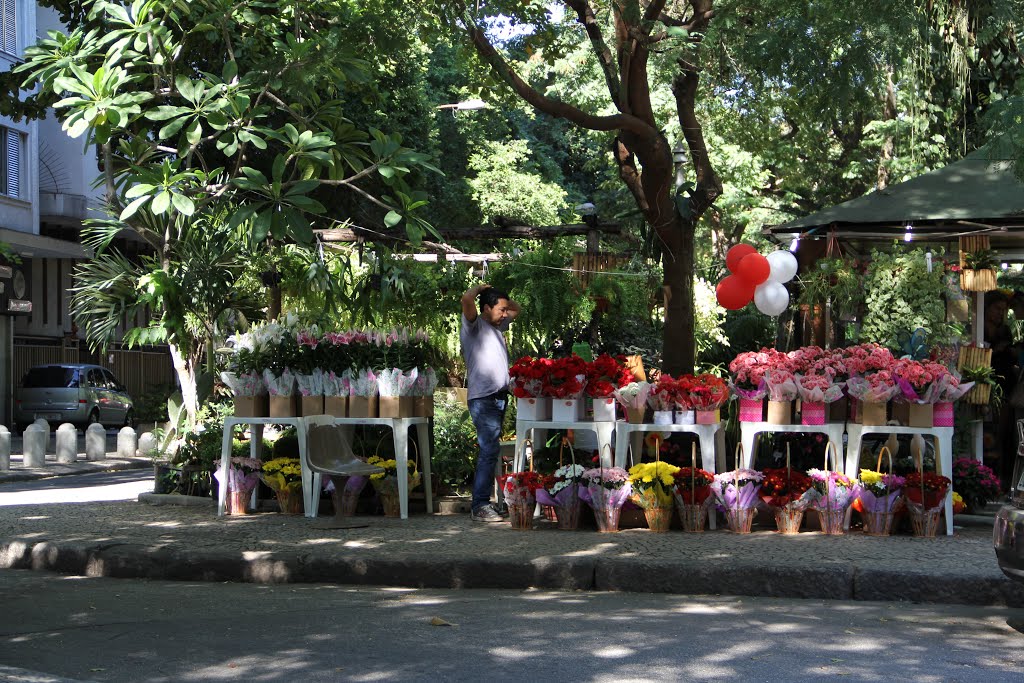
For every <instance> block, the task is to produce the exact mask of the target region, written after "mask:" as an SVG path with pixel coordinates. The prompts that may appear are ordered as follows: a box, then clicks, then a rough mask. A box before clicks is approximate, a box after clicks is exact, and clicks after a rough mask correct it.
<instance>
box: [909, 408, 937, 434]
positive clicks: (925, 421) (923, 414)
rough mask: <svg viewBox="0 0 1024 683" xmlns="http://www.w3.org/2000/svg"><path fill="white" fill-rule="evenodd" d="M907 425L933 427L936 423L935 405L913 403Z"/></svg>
mask: <svg viewBox="0 0 1024 683" xmlns="http://www.w3.org/2000/svg"><path fill="white" fill-rule="evenodd" d="M909 405H910V416H909V418H908V420H907V425H908V426H910V427H921V428H924V429H931V428H932V426H933V425H934V423H935V412H934V406H933V405H932V404H931V403H911V404H909Z"/></svg>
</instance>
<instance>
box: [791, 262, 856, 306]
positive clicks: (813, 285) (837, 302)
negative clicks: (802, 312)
mask: <svg viewBox="0 0 1024 683" xmlns="http://www.w3.org/2000/svg"><path fill="white" fill-rule="evenodd" d="M798 282H799V283H800V296H799V298H798V299H797V303H799V304H802V305H805V306H808V307H813V306H818V305H824V304H825V303H829V304H831V306H832V308H833V309H834V310H835V311H836V313H837V314H838V315H839V317H840V318H841V319H844V320H850V319H853V318H854V316H855V315H856V312H857V309H858V307H859V306H860V304H861V303H862V302H863V301H864V283H863V279H862V277H861V274H860V273H859V272H858V271H857V269H856V267H855V266H854V264H853V263H852V262H850V261H847V260H846V259H844V258H841V257H838V256H828V257H825V258H823V259H819V260H818V261H817V262H816V263H815V264H814V266H812V267H811V268H809V269H808V270H807V271H806V272H805V273H803V274H802V275H800V277H799V278H798Z"/></svg>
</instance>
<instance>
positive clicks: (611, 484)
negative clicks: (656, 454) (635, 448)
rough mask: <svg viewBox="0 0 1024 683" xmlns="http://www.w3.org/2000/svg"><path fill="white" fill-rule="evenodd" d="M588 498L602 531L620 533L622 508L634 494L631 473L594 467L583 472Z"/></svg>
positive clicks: (610, 468)
mask: <svg viewBox="0 0 1024 683" xmlns="http://www.w3.org/2000/svg"><path fill="white" fill-rule="evenodd" d="M583 481H584V482H586V485H587V498H588V501H587V502H588V503H590V507H591V508H593V510H594V517H595V518H596V520H597V527H598V529H599V530H600V531H618V529H619V515H620V514H621V512H622V506H623V505H624V504H625V502H626V501H627V500H629V496H630V494H631V493H632V487H631V486H630V483H629V473H628V472H627V471H626V470H624V469H622V468H621V467H593V468H590V469H588V470H586V471H584V472H583Z"/></svg>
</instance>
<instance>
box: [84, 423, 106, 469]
mask: <svg viewBox="0 0 1024 683" xmlns="http://www.w3.org/2000/svg"><path fill="white" fill-rule="evenodd" d="M85 459H86V460H106V459H107V430H106V429H104V428H103V425H101V424H98V423H96V424H91V425H89V427H88V428H87V429H86V430H85Z"/></svg>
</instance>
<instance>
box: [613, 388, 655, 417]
mask: <svg viewBox="0 0 1024 683" xmlns="http://www.w3.org/2000/svg"><path fill="white" fill-rule="evenodd" d="M651 386H652V385H651V384H648V383H647V382H630V383H629V384H627V385H626V386H623V387H619V388H618V389H616V390H615V400H616V401H618V402H619V403H620V404H622V406H623V407H624V408H625V409H626V410H627V411H631V412H633V413H634V414H635V413H640V414H642V413H643V411H644V408H645V406H646V405H647V396H648V395H649V394H650V393H651Z"/></svg>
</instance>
